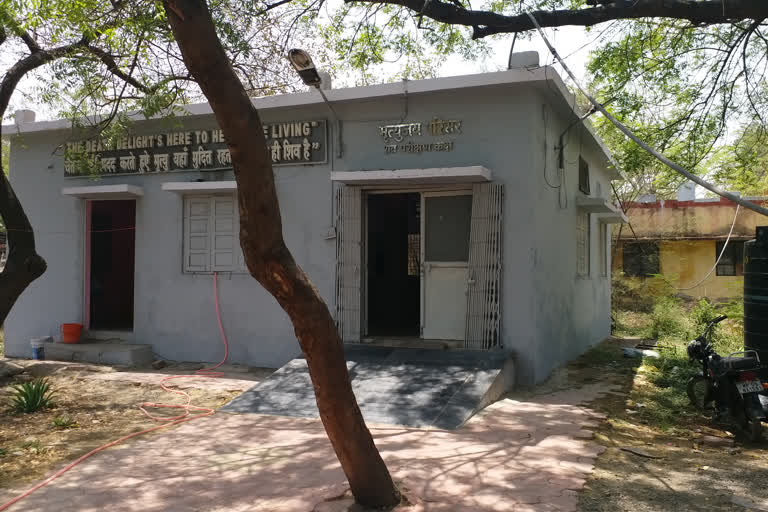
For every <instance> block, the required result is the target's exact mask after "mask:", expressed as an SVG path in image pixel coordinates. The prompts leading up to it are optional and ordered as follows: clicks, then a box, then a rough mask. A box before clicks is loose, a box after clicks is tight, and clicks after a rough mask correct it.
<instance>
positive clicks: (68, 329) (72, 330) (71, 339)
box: [61, 324, 83, 343]
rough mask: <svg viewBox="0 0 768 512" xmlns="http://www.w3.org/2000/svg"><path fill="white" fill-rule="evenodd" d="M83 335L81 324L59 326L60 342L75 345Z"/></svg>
mask: <svg viewBox="0 0 768 512" xmlns="http://www.w3.org/2000/svg"><path fill="white" fill-rule="evenodd" d="M82 333H83V324H61V341H63V342H64V343H77V342H78V341H80V335H82Z"/></svg>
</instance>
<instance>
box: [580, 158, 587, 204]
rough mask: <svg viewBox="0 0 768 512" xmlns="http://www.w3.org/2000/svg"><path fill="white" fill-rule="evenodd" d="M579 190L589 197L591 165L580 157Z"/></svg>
mask: <svg viewBox="0 0 768 512" xmlns="http://www.w3.org/2000/svg"><path fill="white" fill-rule="evenodd" d="M579 190H581V191H582V192H584V193H585V194H587V195H589V164H588V163H587V161H586V160H584V158H582V157H579Z"/></svg>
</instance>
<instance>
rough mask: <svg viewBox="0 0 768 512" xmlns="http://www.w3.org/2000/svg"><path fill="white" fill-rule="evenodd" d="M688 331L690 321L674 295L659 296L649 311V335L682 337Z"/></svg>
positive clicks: (655, 336)
mask: <svg viewBox="0 0 768 512" xmlns="http://www.w3.org/2000/svg"><path fill="white" fill-rule="evenodd" d="M689 332H690V322H689V321H688V318H687V316H686V314H685V310H684V309H683V306H682V304H681V302H680V299H678V298H676V297H660V298H659V299H658V300H657V301H656V304H654V306H653V313H651V336H652V337H654V338H657V339H659V338H668V337H683V338H685V337H686V336H687V335H688V333H689Z"/></svg>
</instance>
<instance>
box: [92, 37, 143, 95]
mask: <svg viewBox="0 0 768 512" xmlns="http://www.w3.org/2000/svg"><path fill="white" fill-rule="evenodd" d="M86 49H87V51H88V52H89V53H91V54H93V55H95V56H96V57H98V58H99V60H100V61H101V62H103V63H104V65H105V66H107V70H108V71H109V72H110V73H112V74H113V75H115V76H116V77H118V78H120V79H121V80H122V81H124V82H125V83H127V84H129V85H132V86H133V87H135V88H136V89H138V90H139V91H141V92H143V93H145V94H149V93H150V92H152V91H151V89H150V88H149V87H147V86H146V85H144V84H142V83H141V82H139V81H138V80H136V79H135V78H134V77H133V76H131V75H130V74H128V73H126V72H125V71H123V70H122V69H120V66H118V65H117V62H115V58H114V57H113V56H112V55H111V54H109V53H107V52H105V51H104V50H102V49H101V48H97V47H95V46H92V45H88V46H86ZM134 65H135V60H134Z"/></svg>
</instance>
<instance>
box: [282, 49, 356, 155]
mask: <svg viewBox="0 0 768 512" xmlns="http://www.w3.org/2000/svg"><path fill="white" fill-rule="evenodd" d="M288 61H289V62H290V63H291V66H293V69H295V70H296V73H298V75H299V78H301V81H302V82H304V84H305V85H307V86H308V87H314V88H315V89H317V91H318V92H319V93H320V96H322V97H323V101H324V102H325V104H326V106H327V107H328V110H329V111H330V112H331V117H332V118H333V124H334V127H333V131H334V133H335V134H336V156H337V157H341V155H342V153H343V152H342V147H341V122H340V121H339V116H337V115H336V111H335V110H334V109H333V106H332V105H331V102H330V101H328V97H327V96H326V95H325V92H323V88H322V85H323V77H322V76H321V75H320V72H319V71H318V70H317V68H316V67H315V63H314V62H312V57H310V56H309V54H308V53H307V52H305V51H304V50H301V49H298V48H294V49H292V50H288ZM324 74H325V73H324Z"/></svg>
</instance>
